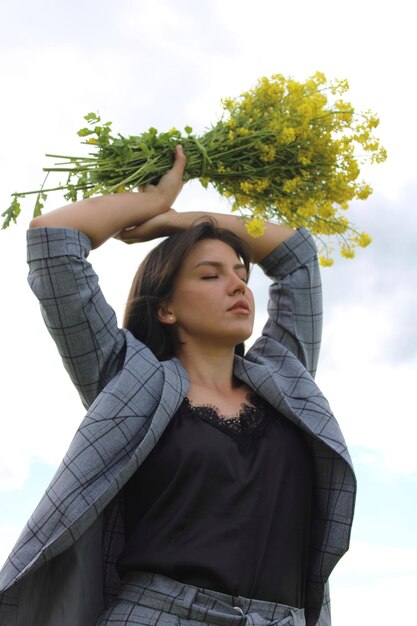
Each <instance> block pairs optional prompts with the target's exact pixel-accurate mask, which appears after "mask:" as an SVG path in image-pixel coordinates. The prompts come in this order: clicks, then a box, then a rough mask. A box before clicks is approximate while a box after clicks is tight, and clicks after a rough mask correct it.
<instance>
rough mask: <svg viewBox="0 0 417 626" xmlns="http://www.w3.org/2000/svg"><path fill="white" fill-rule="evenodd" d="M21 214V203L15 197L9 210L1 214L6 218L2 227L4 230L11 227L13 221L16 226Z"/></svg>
mask: <svg viewBox="0 0 417 626" xmlns="http://www.w3.org/2000/svg"><path fill="white" fill-rule="evenodd" d="M19 213H20V203H19V202H18V201H17V197H16V196H14V198H13V200H12V203H11V205H10V206H9V208H8V209H6V210H5V211H3V213H2V214H1V217H4V218H5V220H4V222H3V225H2V227H1V228H2V230H5V229H6V228H7V227H8V226H10V222H11V221H12V220H13V222H14V223H15V224H16V219H17V217H18V215H19Z"/></svg>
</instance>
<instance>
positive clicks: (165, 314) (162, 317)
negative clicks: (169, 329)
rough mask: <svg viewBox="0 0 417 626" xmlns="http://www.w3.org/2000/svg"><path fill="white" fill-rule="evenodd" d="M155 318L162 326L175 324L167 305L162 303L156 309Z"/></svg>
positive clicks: (172, 314) (173, 316) (174, 318)
mask: <svg viewBox="0 0 417 626" xmlns="http://www.w3.org/2000/svg"><path fill="white" fill-rule="evenodd" d="M157 317H158V320H159V321H160V322H162V323H163V324H175V322H176V321H177V319H176V317H175V315H174V313H173V312H172V311H171V309H170V308H169V306H167V304H165V303H162V304H160V305H159V307H158V311H157Z"/></svg>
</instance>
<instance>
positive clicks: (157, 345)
mask: <svg viewBox="0 0 417 626" xmlns="http://www.w3.org/2000/svg"><path fill="white" fill-rule="evenodd" d="M203 239H219V240H220V241H223V242H224V243H226V244H227V245H229V246H230V247H231V248H233V250H234V251H235V252H236V254H237V256H238V257H239V258H240V259H241V261H242V263H243V264H244V266H245V268H246V270H247V272H248V275H249V269H250V263H251V251H250V248H249V246H248V245H247V244H246V242H245V241H244V240H243V239H240V238H239V237H238V236H237V235H235V234H234V233H233V232H232V231H230V230H227V229H225V228H220V227H219V226H218V225H217V223H216V222H215V220H214V219H210V220H209V219H207V218H205V219H204V221H200V222H197V223H196V224H194V225H193V226H192V227H191V228H189V229H187V230H185V231H181V232H178V233H175V234H173V235H170V236H169V237H167V238H166V239H164V240H163V241H162V242H161V243H160V244H159V245H157V246H156V247H155V248H153V249H152V250H151V252H150V253H149V254H148V255H147V256H146V257H145V259H144V260H143V261H142V263H141V264H140V266H139V268H138V270H137V272H136V275H135V277H134V279H133V282H132V286H131V288H130V293H129V299H128V302H127V305H126V309H125V315H124V320H123V326H124V327H125V328H127V329H128V330H130V332H131V333H132V334H133V335H134V336H135V337H136V338H137V339H139V340H140V341H142V342H143V343H144V344H145V345H146V346H148V348H149V349H150V350H152V352H153V353H154V354H155V356H156V357H157V358H158V359H159V360H161V361H162V360H165V359H169V358H172V357H174V356H175V354H176V349H177V348H178V346H179V342H178V338H177V335H176V332H175V326H171V325H169V324H163V323H162V322H160V321H159V319H158V309H159V306H160V305H161V304H162V303H163V302H164V301H166V300H169V298H170V297H171V296H172V295H173V292H174V289H175V279H176V277H177V274H178V272H179V270H180V267H181V265H182V262H183V260H184V258H185V256H186V255H187V254H188V252H189V251H190V250H191V248H192V247H193V246H194V245H195V244H196V243H197V242H198V241H202V240H203ZM235 352H236V353H237V354H240V355H243V352H244V347H243V344H239V345H237V346H236V348H235Z"/></svg>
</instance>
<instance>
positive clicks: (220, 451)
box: [118, 397, 313, 607]
mask: <svg viewBox="0 0 417 626" xmlns="http://www.w3.org/2000/svg"><path fill="white" fill-rule="evenodd" d="M251 403H252V405H253V406H249V405H247V404H245V405H242V410H241V412H240V415H239V417H237V418H222V417H221V416H220V415H219V414H218V412H217V411H216V409H215V408H213V407H207V406H204V407H193V406H191V405H190V403H189V401H188V399H185V400H184V402H183V403H182V405H181V406H180V408H179V410H178V411H177V413H176V414H175V415H174V417H173V418H172V420H171V422H170V423H169V425H168V426H167V428H166V429H165V431H164V433H163V434H162V436H161V438H160V440H159V441H158V443H157V444H156V446H155V448H154V449H153V450H152V451H151V453H150V454H149V456H148V457H147V458H146V460H145V461H144V462H143V464H142V465H141V466H140V468H139V469H138V471H137V472H136V473H135V474H134V476H133V477H132V478H131V479H130V481H129V482H128V483H127V485H126V486H125V489H124V498H125V513H126V536H127V543H126V546H125V549H124V551H123V553H122V555H121V557H120V559H119V562H118V569H119V572H120V574H121V575H123V574H124V573H125V572H127V571H131V570H142V571H151V572H156V573H159V574H163V575H165V576H169V577H170V578H174V579H176V580H179V581H181V582H185V583H188V584H191V585H195V586H197V587H203V588H206V589H213V590H216V591H220V592H222V593H226V594H229V595H234V596H239V595H240V596H244V597H247V598H256V599H259V600H267V601H270V602H279V603H282V604H287V605H290V606H294V607H302V606H304V596H305V584H306V572H307V559H308V549H309V533H310V520H311V509H312V492H313V465H312V457H311V454H310V451H309V448H308V446H307V443H306V441H305V437H304V434H303V432H302V431H301V430H300V429H299V428H298V427H296V426H295V425H294V424H292V422H290V421H289V420H288V419H287V418H285V417H283V416H281V415H280V414H279V413H277V412H276V411H275V409H273V408H272V407H271V406H270V405H269V404H268V403H266V402H265V401H264V400H262V399H260V398H259V397H251Z"/></svg>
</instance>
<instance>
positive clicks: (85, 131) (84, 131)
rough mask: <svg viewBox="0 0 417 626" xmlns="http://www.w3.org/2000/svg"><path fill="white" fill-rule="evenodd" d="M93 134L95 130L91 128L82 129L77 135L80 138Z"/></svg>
mask: <svg viewBox="0 0 417 626" xmlns="http://www.w3.org/2000/svg"><path fill="white" fill-rule="evenodd" d="M93 133H94V130H91V128H80V130H79V131H78V133H77V135H78V136H79V137H87V136H88V135H92V134H93Z"/></svg>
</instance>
